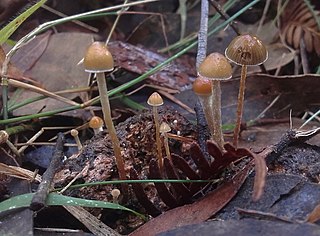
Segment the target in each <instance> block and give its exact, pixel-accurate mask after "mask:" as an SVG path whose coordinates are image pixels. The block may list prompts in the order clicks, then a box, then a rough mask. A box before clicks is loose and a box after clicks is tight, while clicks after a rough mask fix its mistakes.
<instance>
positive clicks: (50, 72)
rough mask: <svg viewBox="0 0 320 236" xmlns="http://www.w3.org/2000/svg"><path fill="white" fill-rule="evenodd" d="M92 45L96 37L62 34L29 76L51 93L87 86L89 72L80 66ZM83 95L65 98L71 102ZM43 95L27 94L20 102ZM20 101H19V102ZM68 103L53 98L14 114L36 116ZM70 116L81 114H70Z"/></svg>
mask: <svg viewBox="0 0 320 236" xmlns="http://www.w3.org/2000/svg"><path fill="white" fill-rule="evenodd" d="M91 42H92V35H90V34H83V33H58V34H53V35H52V36H51V37H50V41H49V43H48V46H47V48H46V50H45V52H44V53H43V54H42V55H41V57H40V58H39V60H38V61H37V62H36V64H35V65H34V66H33V67H32V68H31V70H30V71H28V72H26V74H27V75H29V77H31V78H33V79H34V80H36V81H38V82H39V83H41V84H42V86H43V87H44V88H45V89H46V90H48V91H51V92H55V91H59V90H65V89H72V88H79V87H85V86H86V85H87V78H88V73H86V72H85V71H84V69H83V67H82V66H77V63H78V62H79V61H80V60H81V58H83V56H84V53H85V50H86V48H87V46H88V45H89V44H90V43H91ZM79 95H81V94H79V93H73V94H68V95H64V96H65V97H67V98H69V99H74V98H75V97H77V96H79ZM37 96H39V94H36V93H33V92H30V91H24V92H22V94H21V95H20V97H19V101H24V100H26V99H28V98H31V97H37ZM19 101H17V102H19ZM65 106H66V104H64V103H62V102H58V101H56V100H53V99H44V100H40V101H38V102H34V103H32V104H29V105H26V106H23V107H21V108H19V109H17V110H15V111H14V115H15V116H21V115H26V114H34V113H37V112H39V111H40V110H42V111H50V110H53V109H58V108H62V107H65ZM68 114H69V115H70V114H71V115H77V114H72V113H68Z"/></svg>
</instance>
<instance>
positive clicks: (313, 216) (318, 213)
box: [307, 204, 320, 223]
mask: <svg viewBox="0 0 320 236" xmlns="http://www.w3.org/2000/svg"><path fill="white" fill-rule="evenodd" d="M318 220H320V204H319V205H317V206H316V207H315V208H314V209H313V211H312V212H311V213H310V215H309V216H308V219H307V222H309V223H315V222H317V221H318Z"/></svg>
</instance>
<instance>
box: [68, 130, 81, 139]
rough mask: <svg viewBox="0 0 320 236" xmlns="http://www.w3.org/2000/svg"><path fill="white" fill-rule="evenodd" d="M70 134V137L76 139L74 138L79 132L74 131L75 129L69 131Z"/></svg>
mask: <svg viewBox="0 0 320 236" xmlns="http://www.w3.org/2000/svg"><path fill="white" fill-rule="evenodd" d="M70 134H71V136H72V137H76V136H78V134H79V132H78V130H76V129H72V130H71V131H70Z"/></svg>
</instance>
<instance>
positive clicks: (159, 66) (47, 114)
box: [0, 0, 259, 125]
mask: <svg viewBox="0 0 320 236" xmlns="http://www.w3.org/2000/svg"><path fill="white" fill-rule="evenodd" d="M258 2H259V0H254V1H252V2H250V3H249V4H248V5H246V6H245V7H244V8H242V9H241V10H239V11H238V12H237V13H235V14H234V15H233V16H231V17H230V18H229V20H227V21H225V22H223V23H222V24H220V25H219V26H217V27H216V28H214V29H213V30H211V31H210V32H209V33H208V36H210V35H212V34H214V33H216V32H217V31H219V30H221V29H223V28H224V27H226V26H227V25H228V24H229V23H230V22H231V21H233V20H234V19H236V18H237V17H238V16H239V15H241V14H242V13H243V12H245V11H246V10H247V9H249V8H250V7H252V6H253V5H255V4H256V3H258ZM196 45H197V42H196V41H195V42H193V43H191V44H190V45H188V46H187V47H185V48H184V49H182V50H181V51H179V52H177V53H176V54H175V55H174V56H172V57H170V58H169V59H167V60H166V61H164V62H162V63H160V64H159V65H157V66H156V67H154V68H152V69H151V70H149V71H147V72H146V73H145V74H143V75H141V76H139V77H137V78H136V79H133V80H131V81H129V82H127V83H125V84H123V85H120V86H119V87H117V88H115V89H113V90H111V91H110V92H109V93H108V95H109V96H112V95H114V94H116V93H119V92H122V91H124V90H126V89H128V88H130V87H131V86H133V85H135V84H137V83H139V82H141V81H143V80H144V79H146V78H148V77H149V76H150V75H152V74H154V73H156V72H157V71H159V70H161V69H162V68H163V67H164V66H166V65H167V64H169V63H171V62H172V61H174V60H175V59H177V58H178V57H180V56H181V55H183V54H185V53H186V52H188V51H189V50H190V49H192V48H193V47H195V46H196ZM98 101H99V97H96V98H94V99H92V100H91V102H90V103H87V104H86V105H83V104H81V105H80V106H70V107H65V108H61V109H57V110H53V111H48V112H42V113H38V114H33V115H27V116H20V117H15V118H11V119H4V120H0V125H4V124H10V123H13V122H20V121H24V120H30V119H34V118H40V117H46V116H52V115H55V114H58V113H62V112H66V111H72V110H75V109H81V108H84V107H86V106H90V105H93V104H95V103H97V102H98Z"/></svg>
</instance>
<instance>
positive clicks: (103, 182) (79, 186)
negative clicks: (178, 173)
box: [51, 179, 220, 192]
mask: <svg viewBox="0 0 320 236" xmlns="http://www.w3.org/2000/svg"><path fill="white" fill-rule="evenodd" d="M219 181H220V179H211V180H203V179H202V180H201V179H199V180H190V179H185V180H184V179H134V180H132V179H130V180H110V181H99V182H91V183H83V184H74V185H70V186H69V188H70V189H74V188H83V187H91V186H97V185H108V184H134V183H140V184H145V183H209V182H210V183H217V182H219ZM62 189H63V188H56V189H53V190H52V191H51V192H57V191H60V190H62Z"/></svg>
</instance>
